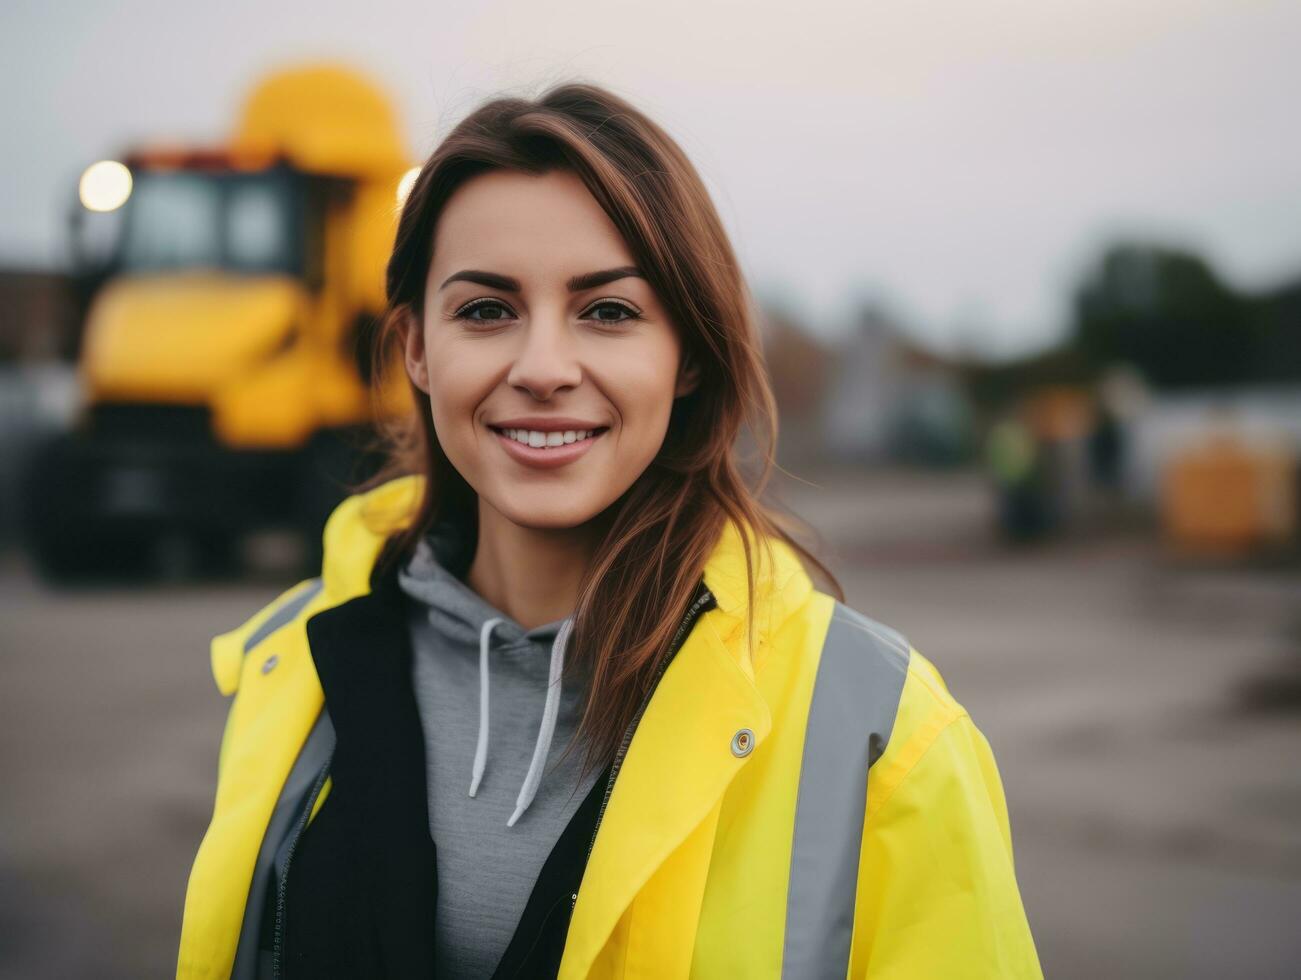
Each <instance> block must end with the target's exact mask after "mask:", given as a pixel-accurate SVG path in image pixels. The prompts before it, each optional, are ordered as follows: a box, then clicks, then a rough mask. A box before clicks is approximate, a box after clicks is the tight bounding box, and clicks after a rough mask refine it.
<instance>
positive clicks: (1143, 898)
mask: <svg viewBox="0 0 1301 980" xmlns="http://www.w3.org/2000/svg"><path fill="white" fill-rule="evenodd" d="M819 482H821V484H822V486H821V487H820V488H818V489H814V488H811V487H800V488H797V489H792V490H790V491H788V492H787V493H786V494H785V495H784V496H785V498H786V499H788V500H790V501H791V502H792V503H793V504H794V505H795V506H796V507H797V508H799V509H800V512H801V513H804V514H806V515H808V516H810V517H814V516H816V523H817V526H818V529H819V531H820V532H821V534H822V535H823V537H824V539H825V541H826V542H827V543H828V545H830V546H832V547H830V549H829V550H830V552H831V554H832V555H833V557H832V563H833V567H834V568H835V570H836V571H837V573H838V574H839V575H840V577H841V582H842V584H843V585H844V586H845V589H846V593H847V598H848V599H849V601H850V602H851V604H852V605H854V606H855V607H856V608H859V609H860V610H862V611H863V612H864V613H866V614H867V615H869V616H872V617H875V618H877V619H880V620H882V621H883V622H886V623H888V624H890V625H891V626H894V627H895V628H897V629H899V630H901V631H902V632H903V633H905V634H906V635H907V636H908V637H909V638H910V639H911V640H912V641H913V643H914V644H915V645H916V646H917V647H918V648H919V649H920V650H922V651H923V652H925V653H926V654H927V655H928V656H930V657H931V659H933V660H934V661H935V662H936V663H937V664H938V666H939V667H940V669H941V671H942V672H943V673H944V675H945V677H946V679H947V680H948V682H949V685H950V687H951V688H952V690H953V691H954V693H955V694H956V695H957V696H958V697H959V699H960V700H962V701H963V702H964V703H965V704H966V705H967V707H968V708H969V709H970V710H971V712H972V715H973V717H975V719H976V721H977V723H978V724H979V725H980V726H981V727H982V729H983V730H984V731H985V732H986V734H987V735H988V737H989V739H990V741H991V743H992V744H993V746H994V750H995V752H996V754H997V756H998V760H999V764H1000V767H1001V769H1002V772H1003V777H1004V781H1005V783H1006V787H1007V791H1008V797H1009V803H1010V806H1011V811H1012V821H1013V834H1014V840H1015V843H1016V848H1017V861H1018V870H1019V874H1020V878H1021V883H1022V889H1023V893H1024V896H1025V900H1026V904H1027V908H1028V909H1029V914H1030V919H1031V925H1032V926H1033V928H1034V930H1035V934H1036V939H1037V941H1038V944H1039V947H1040V953H1041V956H1042V958H1043V962H1044V967H1045V970H1046V972H1047V974H1048V976H1050V977H1062V978H1074V977H1079V978H1097V977H1208V978H1209V977H1228V976H1232V977H1235V978H1238V977H1283V976H1295V975H1296V974H1297V969H1298V968H1297V964H1298V963H1301V936H1298V930H1297V929H1296V914H1297V910H1298V909H1301V765H1298V762H1297V759H1298V756H1299V754H1301V711H1298V710H1297V709H1296V708H1291V709H1289V707H1288V704H1287V702H1286V700H1285V699H1283V700H1281V703H1279V704H1275V705H1267V706H1266V707H1264V708H1262V707H1259V706H1258V707H1255V708H1250V707H1249V705H1250V703H1251V702H1250V700H1249V699H1248V698H1247V697H1246V696H1245V695H1244V691H1247V690H1250V689H1262V685H1263V689H1264V690H1266V691H1270V690H1273V691H1278V690H1281V685H1282V683H1283V681H1284V680H1285V679H1286V678H1287V676H1288V675H1287V674H1286V671H1287V669H1289V667H1290V666H1292V665H1295V664H1296V663H1297V662H1298V661H1299V660H1301V620H1299V619H1298V617H1299V616H1301V610H1299V609H1298V605H1299V604H1298V603H1297V601H1296V600H1297V597H1298V595H1301V573H1298V572H1297V571H1292V572H1285V571H1277V570H1276V571H1242V570H1238V571H1230V570H1220V571H1217V570H1213V569H1208V568H1201V569H1187V568H1181V567H1179V566H1177V565H1174V564H1172V563H1171V562H1170V561H1169V560H1168V559H1167V558H1166V557H1165V556H1164V555H1163V553H1162V551H1161V549H1160V547H1159V545H1158V543H1157V542H1155V541H1154V540H1151V539H1147V538H1142V537H1133V536H1130V537H1115V536H1104V537H1097V536H1095V537H1091V538H1089V539H1088V540H1083V541H1079V542H1076V543H1072V544H1068V545H1062V546H1057V547H1053V548H1049V549H1035V550H1032V551H1028V552H1018V553H1011V554H1009V553H1007V552H1005V551H1003V550H1002V549H1000V548H997V547H995V546H994V545H993V544H992V542H991V541H990V537H989V534H988V530H987V527H988V517H987V514H988V503H987V499H986V495H985V493H984V489H983V486H982V485H981V484H980V482H979V480H978V479H972V478H968V477H953V476H945V477H942V478H939V479H936V478H934V477H929V478H918V477H915V476H910V475H904V474H883V475H876V476H872V477H870V478H864V477H861V476H859V477H853V476H835V475H832V474H827V475H825V476H824V477H823V478H821V480H820V481H819ZM284 584H285V583H284V582H283V581H281V580H279V579H275V578H264V579H263V580H262V581H259V582H245V583H243V584H239V585H231V584H206V585H193V586H178V585H172V586H159V587H153V588H148V589H143V588H139V587H134V588H133V587H125V586H123V587H112V588H108V587H103V588H93V589H81V590H77V591H73V592H65V593H52V592H49V591H48V590H45V589H44V588H42V587H40V586H39V585H38V584H37V583H35V582H34V581H33V580H32V579H31V577H30V575H29V574H28V573H27V571H26V568H25V565H24V564H23V563H22V562H21V561H20V560H18V559H16V558H15V557H14V556H12V555H11V556H9V557H8V559H7V560H6V561H4V562H3V563H0V656H2V657H3V665H4V683H3V684H0V778H3V781H4V786H5V792H4V793H3V794H2V795H0V977H24V978H26V977H76V976H87V977H92V976H93V977H97V978H113V977H148V976H166V975H168V974H169V973H171V972H172V971H173V970H174V962H175V960H174V957H175V949H176V935H177V929H178V927H179V921H180V909H181V901H182V897H183V893H184V883H185V878H186V875H187V873H188V868H189V862H190V860H191V859H192V857H193V853H194V848H195V846H196V845H197V842H198V839H199V837H200V835H201V834H202V830H203V827H204V825H205V823H206V820H207V817H208V813H209V811H210V807H211V794H212V784H213V778H214V768H215V763H216V748H217V740H218V738H219V736H220V728H221V724H222V720H223V718H224V713H225V702H224V701H223V700H222V699H221V697H220V696H219V695H218V694H217V692H216V689H215V688H214V687H213V685H212V679H211V675H210V674H209V672H208V663H207V641H208V639H209V638H210V637H211V636H212V635H213V634H214V633H217V632H220V631H222V630H224V629H227V628H229V627H231V626H233V625H235V624H237V623H238V622H240V621H242V619H243V618H245V617H246V616H247V615H248V614H249V613H251V612H252V611H253V610H254V609H256V608H257V607H258V606H259V605H260V604H261V603H262V602H264V601H266V600H267V599H269V598H271V597H273V596H274V595H275V594H277V592H278V591H279V590H280V589H281V588H283V586H284Z"/></svg>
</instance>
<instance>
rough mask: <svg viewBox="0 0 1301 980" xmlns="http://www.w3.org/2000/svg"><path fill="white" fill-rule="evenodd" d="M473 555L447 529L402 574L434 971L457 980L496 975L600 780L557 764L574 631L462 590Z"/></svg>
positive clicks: (573, 706)
mask: <svg viewBox="0 0 1301 980" xmlns="http://www.w3.org/2000/svg"><path fill="white" fill-rule="evenodd" d="M472 557H473V556H472V555H471V554H470V553H469V548H468V546H467V541H466V537H465V535H464V534H462V533H461V532H460V531H459V530H458V529H457V528H455V527H453V526H451V525H449V524H443V525H440V526H438V527H436V528H434V529H433V530H432V531H431V532H430V533H429V534H427V535H426V536H425V538H423V539H422V540H421V541H420V542H419V545H418V547H417V549H416V552H415V553H414V555H413V557H412V559H411V561H410V562H409V563H408V565H407V566H406V567H405V568H403V569H400V570H399V572H398V582H399V585H400V586H401V588H402V590H403V591H404V592H405V593H406V594H407V595H408V596H409V597H410V598H411V599H412V600H413V601H412V602H411V604H410V606H409V617H408V622H409V626H410V631H411V640H412V648H413V653H414V656H413V663H412V687H413V690H414V692H415V696H416V705H417V708H418V710H419V714H420V722H421V726H422V728H423V730H424V736H425V763H426V767H427V775H428V786H429V825H430V833H431V835H432V836H433V840H434V844H435V847H436V848H437V855H438V859H437V863H438V901H437V910H436V916H437V925H436V931H437V935H436V937H435V947H436V956H437V959H436V963H437V970H438V975H439V976H440V977H448V978H455V980H460V978H472V977H473V978H482V977H487V976H490V975H491V974H492V972H493V970H494V969H495V968H496V965H497V962H498V960H499V959H500V958H501V955H502V953H503V952H504V951H505V949H506V946H507V945H508V944H509V942H510V939H511V936H512V935H513V933H514V930H515V925H516V923H517V922H518V921H519V918H520V915H521V914H522V913H523V911H524V906H525V904H526V903H527V901H528V897H529V894H530V892H531V891H532V889H533V884H534V882H535V881H536V879H537V876H538V873H539V872H540V871H541V869H542V865H543V863H544V862H545V861H546V858H547V855H548V854H549V853H550V852H551V848H552V847H553V846H554V844H555V842H556V840H557V838H559V836H560V833H561V831H563V830H564V828H565V825H566V824H567V823H568V822H569V820H570V818H571V817H572V816H573V814H574V811H575V810H577V809H578V806H579V804H580V803H582V801H583V798H584V797H585V796H586V795H587V791H588V790H589V789H591V786H592V783H593V782H594V781H595V779H596V777H597V773H589V774H587V776H586V777H585V778H584V779H583V780H582V781H581V782H580V781H579V780H578V769H579V764H580V761H581V752H580V749H579V748H578V747H577V746H575V747H574V749H572V750H571V751H570V753H569V756H568V757H567V758H566V759H565V760H564V762H563V763H562V764H561V765H560V766H559V767H558V768H557V767H556V766H555V761H556V759H558V758H559V756H560V754H561V752H562V751H563V750H564V748H565V747H566V745H567V743H568V742H569V740H570V738H571V737H572V735H573V732H574V730H575V728H576V727H577V725H578V720H579V714H580V711H581V707H582V700H583V697H584V695H585V684H586V680H587V679H586V678H585V677H584V678H581V679H580V682H578V683H574V682H570V683H565V684H562V683H561V679H560V672H561V669H562V667H563V664H564V649H565V643H566V641H567V640H568V636H569V629H570V626H571V622H572V621H571V620H570V619H569V618H565V619H559V620H556V621H555V622H552V623H546V624H544V625H542V626H537V627H534V628H533V629H530V630H526V629H524V628H523V627H522V626H520V625H519V624H518V623H516V622H515V621H514V620H513V619H511V618H510V617H508V616H505V615H504V614H503V613H501V612H500V611H499V610H497V609H495V608H494V607H493V606H492V605H490V604H489V603H488V602H487V601H485V600H484V599H483V598H482V597H481V596H480V595H479V594H478V593H476V592H475V591H474V590H473V589H471V588H470V587H469V586H468V585H466V584H465V582H464V581H462V579H463V577H464V575H465V572H466V571H467V570H468V567H469V563H470V559H471V558H472ZM548 760H550V761H551V766H550V767H548V766H547V762H548ZM552 769H554V771H552Z"/></svg>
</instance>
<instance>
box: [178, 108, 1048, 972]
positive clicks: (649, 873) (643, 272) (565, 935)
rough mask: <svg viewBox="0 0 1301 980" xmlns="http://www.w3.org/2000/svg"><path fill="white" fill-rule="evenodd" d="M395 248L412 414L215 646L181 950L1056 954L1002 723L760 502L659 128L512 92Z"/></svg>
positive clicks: (374, 968) (691, 179) (720, 243)
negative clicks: (1020, 863) (1017, 871)
mask: <svg viewBox="0 0 1301 980" xmlns="http://www.w3.org/2000/svg"><path fill="white" fill-rule="evenodd" d="M387 275H388V278H387V285H388V295H389V301H390V309H389V312H388V315H387V317H386V320H385V329H384V331H383V332H382V333H381V343H385V342H390V343H392V344H393V345H394V346H393V347H392V348H384V349H382V350H381V351H380V356H378V357H377V362H378V363H384V361H385V358H384V356H383V354H384V353H385V351H387V350H390V349H391V350H393V351H395V353H396V354H397V355H398V356H400V359H401V360H402V362H403V364H404V366H405V370H406V373H407V376H408V379H409V381H410V384H411V390H412V393H413V395H414V397H415V400H416V404H417V406H418V408H417V411H416V412H415V413H414V415H413V418H412V420H411V421H410V424H409V426H408V427H407V428H406V429H405V430H399V431H397V432H395V433H393V436H394V450H393V455H392V461H391V465H390V466H389V467H388V468H387V469H386V470H385V471H384V472H382V473H381V474H379V475H378V476H377V477H376V478H375V479H374V480H372V481H371V482H370V483H369V484H368V485H367V486H366V487H364V488H360V489H359V492H357V493H355V494H353V495H352V496H351V497H349V498H348V499H347V500H346V501H345V502H344V503H342V504H341V505H340V506H339V507H338V508H337V510H336V511H335V512H334V513H333V515H332V516H331V518H330V521H329V523H328V524H327V526H326V530H325V542H324V543H325V558H324V562H323V566H322V569H321V574H320V575H319V576H318V577H316V578H313V579H310V580H308V581H305V582H302V583H299V585H297V586H295V587H294V588H292V589H290V590H289V591H288V592H286V593H285V594H284V595H282V596H280V597H279V598H278V599H277V600H276V601H274V602H272V603H271V604H270V605H268V606H267V607H266V608H265V609H263V610H262V611H261V612H259V613H258V614H257V615H255V616H254V617H253V618H252V619H250V620H249V621H248V622H246V623H245V624H243V625H242V626H241V627H239V628H238V629H235V630H233V631H231V632H229V633H226V634H223V635H222V636H219V637H217V638H216V639H215V640H214V641H213V664H214V672H215V674H216V677H217V681H218V685H219V686H220V687H221V689H222V690H223V692H225V693H234V692H236V691H237V692H238V693H237V695H236V697H235V698H234V702H233V704H232V707H231V712H230V717H229V721H228V724H227V728H226V732H225V735H224V737H223V740H222V748H221V758H220V767H219V778H218V785H217V800H216V807H215V811H214V814H213V818H212V823H211V826H210V828H209V830H208V832H207V834H206V836H205V838H204V841H203V843H202V846H201V848H200V850H199V854H198V857H197V859H196V861H195V865H194V869H193V872H192V875H191V879H190V886H189V891H188V895H187V898H186V908H185V921H184V927H183V930H182V938H181V951H180V961H179V973H180V975H182V976H187V977H190V976H193V977H216V976H227V975H234V976H237V977H262V976H269V975H274V976H289V977H321V976H348V977H378V976H402V977H406V976H413V977H414V976H421V977H427V976H431V975H437V976H439V977H488V976H493V977H538V976H555V975H559V976H562V977H571V978H577V977H589V976H590V977H623V976H647V977H673V976H687V975H688V974H690V975H693V976H700V977H779V976H780V977H806V976H819V977H823V976H826V977H832V976H838V977H843V976H853V977H860V976H890V977H976V976H981V977H985V976H999V977H1027V976H1038V975H1039V967H1038V962H1037V959H1036V955H1035V950H1034V946H1033V942H1032V940H1031V936H1030V932H1029V929H1028V927H1027V924H1026V919H1025V914H1024V912H1023V910H1022V906H1021V901H1020V898H1019V895H1018V891H1017V886H1016V880H1015V876H1014V873H1013V864H1012V850H1011V841H1010V836H1009V830H1008V820H1007V811H1006V805H1005V803H1004V797H1003V792H1002V787H1001V784H1000V782H999V777H998V774H997V771H996V769H995V765H994V760H993V757H992V755H991V753H990V749H989V746H988V744H987V742H986V741H985V739H984V738H983V736H982V735H981V734H980V732H979V731H978V730H977V729H976V728H975V726H974V725H973V724H972V722H971V719H970V717H969V716H968V715H967V713H966V711H964V710H963V708H962V707H961V706H960V705H959V704H958V702H957V701H955V700H954V698H953V697H952V696H951V695H950V694H949V692H948V690H947V689H946V688H945V685H944V683H943V681H942V680H941V679H940V675H939V674H938V673H937V672H936V670H935V668H934V667H933V666H931V664H930V663H929V662H928V661H927V660H926V659H925V658H923V657H922V655H921V654H920V653H918V651H917V650H915V649H913V648H912V647H911V646H910V644H909V643H908V641H907V640H906V639H905V638H904V637H903V636H901V635H900V634H899V633H897V632H895V631H894V630H892V629H890V628H888V627H886V626H884V625H882V624H880V623H878V622H875V621H874V620H872V619H869V618H868V617H866V616H864V615H862V614H861V613H859V612H856V611H854V610H852V609H850V608H848V607H847V606H846V605H845V604H844V602H843V594H842V593H841V591H840V589H839V586H838V585H837V584H836V583H835V580H834V578H833V577H832V576H830V574H829V573H827V571H826V569H825V568H823V566H822V565H821V564H820V563H819V562H818V561H817V560H816V559H815V558H814V557H813V556H812V555H810V554H808V553H807V552H806V551H805V550H804V549H803V548H801V547H800V546H799V545H798V544H797V543H796V542H795V541H794V540H793V539H792V538H791V537H790V536H789V535H788V534H787V532H786V531H785V530H783V527H782V525H781V523H780V522H779V519H778V517H777V516H775V515H774V514H772V513H770V512H769V511H768V510H766V509H765V508H764V507H763V506H762V505H761V504H760V503H759V502H758V499H757V497H758V494H759V492H760V491H761V489H762V487H763V485H764V482H765V480H766V479H767V474H768V468H769V467H770V466H771V463H772V457H773V443H774V441H775V424H773V403H772V397H771V394H770V391H769V388H768V385H767V381H766V376H765V372H764V366H763V363H762V359H761V354H760V351H759V345H758V340H757V336H756V332H755V321H754V317H753V315H752V312H751V309H752V307H751V305H750V303H749V301H748V300H749V297H748V295H747V292H746V287H745V285H744V283H743V280H742V276H741V272H740V269H739V267H738V264H737V261H736V258H735V256H734V254H733V251H732V249H731V247H730V245H729V243H728V241H727V238H726V236H725V234H724V231H723V228H722V226H721V224H720V222H719V219H718V216H717V214H716V212H715V210H714V208H713V206H712V204H711V203H710V201H709V198H708V195H707V193H706V191H705V189H704V187H703V185H702V182H701V180H700V178H699V176H698V175H697V173H696V171H695V170H694V169H693V167H692V166H691V164H690V163H689V162H688V161H687V159H686V158H685V156H684V155H683V153H682V151H681V150H680V148H679V147H678V146H677V145H676V144H675V143H674V142H673V141H672V140H671V139H670V138H669V136H667V135H666V134H665V132H664V131H663V130H662V129H660V128H659V127H658V126H656V125H655V124H654V123H653V122H651V121H650V120H649V119H647V118H646V117H645V116H644V115H643V114H641V113H640V112H639V111H637V110H636V109H635V108H634V107H632V106H631V105H629V104H627V103H626V102H624V101H622V100H621V99H619V98H617V97H616V96H614V95H612V94H610V93H609V92H607V91H604V90H602V89H601V88H598V87H596V86H592V85H585V84H566V85H563V86H559V87H556V88H554V89H552V90H551V91H549V92H547V93H545V94H544V95H543V96H542V97H541V98H539V99H537V100H536V101H526V100H522V99H514V98H507V99H498V100H496V101H492V102H490V103H488V104H486V105H484V106H483V107H481V108H480V109H478V110H477V111H476V112H474V113H473V114H472V115H470V116H469V117H468V118H467V119H466V120H465V121H463V122H462V123H461V124H460V125H459V126H458V127H457V128H456V129H455V130H454V131H453V132H452V133H451V134H450V135H449V136H448V137H447V138H446V139H445V140H444V141H443V143H442V144H441V145H440V146H439V148H438V149H437V150H436V151H435V152H434V154H433V155H432V156H431V157H430V158H429V160H428V161H427V162H426V163H425V165H424V167H423V168H422V170H421V172H420V175H419V177H418V179H417V180H416V182H415V184H414V186H413V188H412V190H411V192H410V194H409V196H408V198H407V200H406V203H405V205H404V207H403V210H402V215H401V218H400V222H399V227H398V233H397V240H396V243H395V247H394V250H393V254H392V258H391V260H390V262H389V266H388V274H387ZM755 420H757V421H759V422H760V423H763V425H764V428H763V429H762V431H763V433H764V438H763V439H762V440H760V443H759V444H760V445H761V446H762V447H763V448H764V449H765V454H764V457H763V460H762V461H763V464H764V466H763V468H762V471H761V472H760V473H759V475H758V477H757V478H756V479H755V480H754V484H755V485H754V486H753V487H750V486H747V483H746V480H745V479H744V477H743V475H742V472H741V470H740V468H739V466H738V462H737V460H736V458H735V455H734V445H735V443H736V441H737V439H738V436H739V434H740V430H741V426H742V424H743V423H745V422H747V421H755ZM804 561H807V562H808V563H809V564H810V565H812V566H815V567H816V568H817V569H819V571H820V572H821V573H822V574H823V575H824V576H825V577H826V578H827V579H828V581H829V582H830V583H831V584H832V586H833V588H834V589H835V592H836V596H832V595H830V594H827V593H824V592H822V591H819V590H817V589H815V588H814V586H813V583H812V581H811V579H810V577H809V574H808V573H807V571H806V568H805V565H804ZM553 743H554V744H555V745H556V746H557V747H559V746H562V745H563V746H564V751H559V752H557V753H552V752H551V751H550V750H551V747H552V745H553ZM578 747H581V748H582V750H583V751H582V754H581V760H580V758H579V753H578V752H575V751H571V750H574V749H576V748H578Z"/></svg>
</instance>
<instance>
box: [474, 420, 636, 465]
mask: <svg viewBox="0 0 1301 980" xmlns="http://www.w3.org/2000/svg"><path fill="white" fill-rule="evenodd" d="M489 428H491V426H489ZM609 431H610V430H609V429H608V428H607V429H598V430H596V432H594V433H593V434H592V435H590V436H588V437H587V438H586V439H579V440H577V441H575V442H567V443H564V444H563V445H560V446H551V447H547V446H537V447H534V446H526V445H524V443H522V442H519V441H518V440H515V439H512V438H511V437H510V436H508V435H506V433H504V432H502V431H501V430H499V429H493V430H492V433H493V435H495V436H496V437H497V440H498V442H500V443H501V446H502V448H503V449H505V450H506V453H507V454H508V455H509V456H510V457H511V458H513V459H515V460H517V461H518V462H521V463H523V464H524V465H525V466H535V467H537V468H538V469H544V470H545V469H554V468H555V467H557V466H564V465H565V464H566V463H572V462H573V461H574V460H576V459H578V458H579V457H580V456H582V455H583V454H584V453H586V452H587V451H588V450H589V449H591V448H592V444H593V443H594V442H596V440H597V439H600V438H601V437H602V436H603V435H605V434H606V433H607V432H609Z"/></svg>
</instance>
